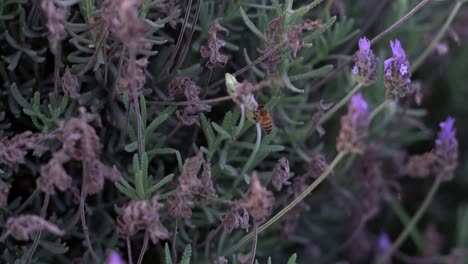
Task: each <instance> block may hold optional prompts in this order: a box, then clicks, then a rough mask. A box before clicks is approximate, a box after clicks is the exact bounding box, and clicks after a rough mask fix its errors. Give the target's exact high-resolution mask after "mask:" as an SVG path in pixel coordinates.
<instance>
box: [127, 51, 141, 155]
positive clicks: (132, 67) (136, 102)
mask: <svg viewBox="0 0 468 264" xmlns="http://www.w3.org/2000/svg"><path fill="white" fill-rule="evenodd" d="M129 53H130V62H129V63H130V75H131V85H132V86H131V87H132V101H133V107H134V110H135V115H136V120H137V124H136V130H137V144H138V160H141V157H142V155H143V151H144V148H143V147H144V146H143V129H142V126H143V125H142V123H143V121H142V120H141V119H142V118H141V112H140V101H139V100H138V92H137V88H136V87H135V66H136V50H135V47H131V48H129Z"/></svg>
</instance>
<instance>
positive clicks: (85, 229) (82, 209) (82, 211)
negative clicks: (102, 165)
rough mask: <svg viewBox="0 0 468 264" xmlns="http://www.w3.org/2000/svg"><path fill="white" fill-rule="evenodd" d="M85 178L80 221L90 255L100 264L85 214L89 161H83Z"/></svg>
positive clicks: (82, 187) (83, 179)
mask: <svg viewBox="0 0 468 264" xmlns="http://www.w3.org/2000/svg"><path fill="white" fill-rule="evenodd" d="M82 164H83V178H82V183H81V195H80V207H79V213H80V219H81V227H82V228H83V235H84V237H85V241H86V246H87V247H88V250H89V253H90V254H91V257H92V258H93V259H94V262H95V263H97V262H98V257H97V255H96V252H94V249H93V245H92V244H91V239H90V238H89V230H88V225H86V212H85V202H86V195H87V193H86V180H85V179H87V178H88V177H89V175H88V173H89V164H88V161H87V160H83V162H82Z"/></svg>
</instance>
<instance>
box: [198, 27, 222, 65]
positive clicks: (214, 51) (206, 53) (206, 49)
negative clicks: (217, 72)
mask: <svg viewBox="0 0 468 264" xmlns="http://www.w3.org/2000/svg"><path fill="white" fill-rule="evenodd" d="M220 31H221V32H226V34H229V30H227V29H226V28H224V27H223V26H221V25H220V24H219V22H218V21H217V20H215V21H214V23H213V25H211V27H210V29H209V30H208V46H201V49H200V53H201V56H202V57H203V58H208V61H207V62H206V67H207V68H208V69H213V68H215V67H221V68H222V67H224V65H226V63H227V60H228V57H227V56H226V55H224V54H222V53H221V52H220V49H221V48H222V47H223V46H224V44H225V42H224V40H222V39H220V38H218V34H217V33H218V32H220Z"/></svg>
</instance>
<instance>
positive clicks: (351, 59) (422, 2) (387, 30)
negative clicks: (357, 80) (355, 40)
mask: <svg viewBox="0 0 468 264" xmlns="http://www.w3.org/2000/svg"><path fill="white" fill-rule="evenodd" d="M428 2H429V0H422V1H421V2H419V4H417V5H416V6H415V7H413V8H412V9H411V10H410V11H409V12H408V13H407V14H406V15H404V16H402V17H401V18H400V19H398V20H397V21H396V22H395V23H393V24H392V25H391V26H389V27H388V28H387V29H385V30H384V31H382V32H381V33H380V34H379V35H377V36H375V37H374V38H373V39H372V40H371V41H370V42H371V44H375V43H377V42H378V41H379V40H381V39H382V38H383V37H385V35H387V34H388V33H390V32H391V31H392V30H394V29H395V28H397V27H398V26H399V25H401V24H403V23H404V22H405V21H406V20H408V19H409V18H410V17H411V16H412V15H413V14H414V13H416V12H417V11H418V10H419V9H421V8H422V7H423V6H424V5H426V4H427V3H428ZM353 58H354V56H352V57H351V58H349V59H347V60H346V61H345V62H343V63H342V64H340V65H339V66H338V67H337V68H336V69H335V70H333V71H331V72H329V73H328V74H327V75H325V77H324V78H323V79H322V80H321V81H319V82H318V83H317V84H316V85H314V86H313V87H312V88H311V91H315V90H317V89H318V88H320V87H321V86H322V85H324V84H325V83H326V82H327V81H328V80H330V79H331V78H333V77H334V76H335V75H336V74H337V73H338V72H340V71H341V70H342V69H343V68H344V67H346V65H348V64H349V63H350V62H352V61H353Z"/></svg>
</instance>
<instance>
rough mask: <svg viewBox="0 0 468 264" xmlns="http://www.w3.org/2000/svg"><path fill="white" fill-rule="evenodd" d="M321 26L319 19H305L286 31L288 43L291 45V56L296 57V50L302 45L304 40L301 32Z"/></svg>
mask: <svg viewBox="0 0 468 264" xmlns="http://www.w3.org/2000/svg"><path fill="white" fill-rule="evenodd" d="M321 26H322V22H321V21H320V20H310V19H306V20H305V21H303V22H302V23H299V24H297V25H294V26H292V27H291V29H290V30H289V31H288V34H287V35H288V43H289V46H290V47H291V57H292V58H293V59H296V58H297V52H298V51H299V50H300V49H301V48H302V46H304V41H303V40H302V39H301V34H302V32H304V31H312V30H314V29H317V28H319V27H321Z"/></svg>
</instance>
